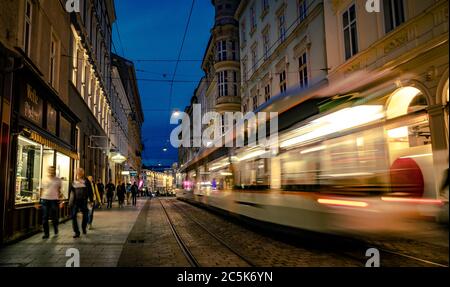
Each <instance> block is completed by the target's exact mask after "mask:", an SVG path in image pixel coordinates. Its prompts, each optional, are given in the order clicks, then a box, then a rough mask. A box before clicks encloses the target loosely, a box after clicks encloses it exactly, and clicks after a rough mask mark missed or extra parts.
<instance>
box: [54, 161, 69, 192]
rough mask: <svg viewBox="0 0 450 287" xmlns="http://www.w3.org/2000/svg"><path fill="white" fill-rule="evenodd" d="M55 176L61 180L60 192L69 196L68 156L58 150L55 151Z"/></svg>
mask: <svg viewBox="0 0 450 287" xmlns="http://www.w3.org/2000/svg"><path fill="white" fill-rule="evenodd" d="M56 176H57V177H59V178H60V179H61V181H62V187H61V193H62V194H63V195H64V198H69V176H70V158H69V157H68V156H66V155H63V154H61V153H59V152H58V153H56Z"/></svg>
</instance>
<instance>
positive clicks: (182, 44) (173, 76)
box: [169, 0, 195, 109]
mask: <svg viewBox="0 0 450 287" xmlns="http://www.w3.org/2000/svg"><path fill="white" fill-rule="evenodd" d="M194 5H195V0H192V4H191V8H190V10H189V16H188V19H187V22H186V26H185V28H184V34H183V40H182V41H181V46H180V50H179V51H178V57H177V61H176V63H175V69H174V72H173V75H172V81H171V83H170V91H169V109H171V108H172V94H173V83H174V81H175V77H176V74H177V70H178V64H179V63H180V60H181V53H182V52H183V47H184V42H185V41H186V35H187V32H188V29H189V24H190V22H191V16H192V11H194Z"/></svg>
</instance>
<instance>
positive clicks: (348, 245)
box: [180, 200, 448, 268]
mask: <svg viewBox="0 0 450 287" xmlns="http://www.w3.org/2000/svg"><path fill="white" fill-rule="evenodd" d="M180 202H183V204H184V205H187V206H190V208H195V209H198V207H199V206H198V205H197V204H194V205H193V204H192V203H191V202H190V201H184V200H182V201H180ZM202 211H203V212H207V213H209V214H215V215H218V216H219V218H222V219H224V218H227V216H226V215H224V214H221V213H219V214H217V212H215V211H214V210H213V211H212V213H211V210H209V209H208V207H206V209H205V208H204V207H203V208H200V209H198V212H202ZM186 213H187V212H186ZM191 217H192V216H191ZM241 223H242V224H240V225H243V226H247V224H246V223H243V222H241ZM252 229H253V228H252ZM257 229H258V231H261V230H259V229H260V228H257ZM258 231H257V232H258ZM258 233H259V232H258ZM262 233H263V234H265V235H267V234H270V232H268V230H266V231H263V232H262ZM267 236H270V235H267ZM276 237H278V236H276ZM295 241H296V240H288V241H287V242H290V243H292V244H294V245H296V246H298V245H299V244H300V243H299V242H295ZM319 242H325V244H323V246H333V247H334V248H333V249H330V251H331V252H333V253H336V254H340V255H342V256H344V257H347V258H350V259H353V260H356V261H359V262H361V265H362V266H364V265H365V262H366V261H367V260H368V259H369V257H366V254H365V251H366V250H368V249H369V248H376V249H377V250H378V251H379V253H380V259H381V266H382V267H383V266H385V267H389V266H391V267H394V266H421V267H447V268H448V265H445V264H442V263H439V262H434V261H433V260H429V259H424V258H420V257H417V256H414V255H409V254H405V253H403V252H399V251H395V250H390V249H388V248H386V247H384V246H382V245H381V244H376V243H372V242H367V241H364V240H362V239H355V238H348V237H344V236H331V235H330V236H328V235H322V236H321V238H320V239H319V240H318V241H317V242H316V243H315V244H314V246H313V247H317V246H320V245H321V243H319ZM298 247H299V248H302V246H298ZM303 247H304V246H303ZM335 247H338V248H335ZM319 250H320V249H319Z"/></svg>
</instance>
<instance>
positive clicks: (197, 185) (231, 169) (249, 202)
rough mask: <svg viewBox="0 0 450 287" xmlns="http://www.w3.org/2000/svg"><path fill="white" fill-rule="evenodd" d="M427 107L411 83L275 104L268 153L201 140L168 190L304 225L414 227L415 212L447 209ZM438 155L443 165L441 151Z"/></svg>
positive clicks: (331, 229) (330, 229)
mask: <svg viewBox="0 0 450 287" xmlns="http://www.w3.org/2000/svg"><path fill="white" fill-rule="evenodd" d="M293 96H295V94H293ZM277 100H278V101H277ZM274 102H283V101H280V99H274ZM285 102H287V101H285ZM267 107H270V104H269V105H268V106H266V110H270V109H269V108H267ZM426 108H427V99H426V98H425V96H424V95H423V94H422V93H421V91H420V90H419V89H417V88H416V87H413V86H406V87H398V86H388V87H386V88H384V89H382V90H381V91H378V92H376V93H371V95H370V96H367V94H364V95H361V94H347V95H344V96H339V97H334V98H328V99H325V100H324V99H315V98H308V99H307V100H305V101H304V102H302V103H301V104H299V105H297V106H295V109H297V110H293V109H287V110H283V109H280V108H279V107H277V109H279V110H281V111H282V113H281V114H280V116H279V122H280V123H279V127H280V128H279V134H278V143H279V146H278V147H279V148H278V151H277V152H276V153H274V152H273V150H271V149H267V148H264V147H261V146H256V147H244V148H231V149H226V148H215V149H204V150H203V151H201V152H199V154H198V156H197V157H196V158H195V160H194V161H192V162H188V163H187V164H185V166H184V170H183V172H184V175H185V181H184V183H183V186H184V188H183V190H181V191H179V192H178V194H177V196H178V197H181V198H185V199H187V200H193V201H197V202H200V203H203V204H205V205H210V206H212V207H215V208H218V209H222V210H225V211H227V212H230V213H233V214H238V215H241V216H245V217H249V218H252V219H255V220H259V221H264V222H270V223H274V224H278V225H284V226H289V227H294V228H301V229H307V230H312V231H319V232H327V233H355V232H403V231H405V230H414V228H417V227H416V225H415V222H416V221H415V219H417V218H423V217H435V216H437V214H438V213H439V212H442V210H443V208H448V202H447V201H445V200H443V199H442V197H441V196H440V194H441V193H442V191H441V182H440V180H438V178H439V179H440V177H438V176H437V174H436V167H435V165H434V164H433V151H432V145H431V134H430V125H429V118H428V114H427V109H426ZM305 111H306V112H305ZM292 119H295V120H296V122H294V123H292ZM286 122H289V123H286ZM443 157H447V158H446V159H443V160H445V161H446V162H447V165H448V154H447V151H445V152H444V153H443ZM445 192H446V194H447V198H448V189H447V190H446V191H445ZM447 220H448V219H447Z"/></svg>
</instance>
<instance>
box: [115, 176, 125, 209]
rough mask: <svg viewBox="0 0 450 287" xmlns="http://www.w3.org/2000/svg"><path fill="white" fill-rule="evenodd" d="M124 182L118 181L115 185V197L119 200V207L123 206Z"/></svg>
mask: <svg viewBox="0 0 450 287" xmlns="http://www.w3.org/2000/svg"><path fill="white" fill-rule="evenodd" d="M125 193H126V190H125V184H124V183H120V181H119V184H118V185H117V199H118V200H119V208H120V207H123V203H124V201H125Z"/></svg>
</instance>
